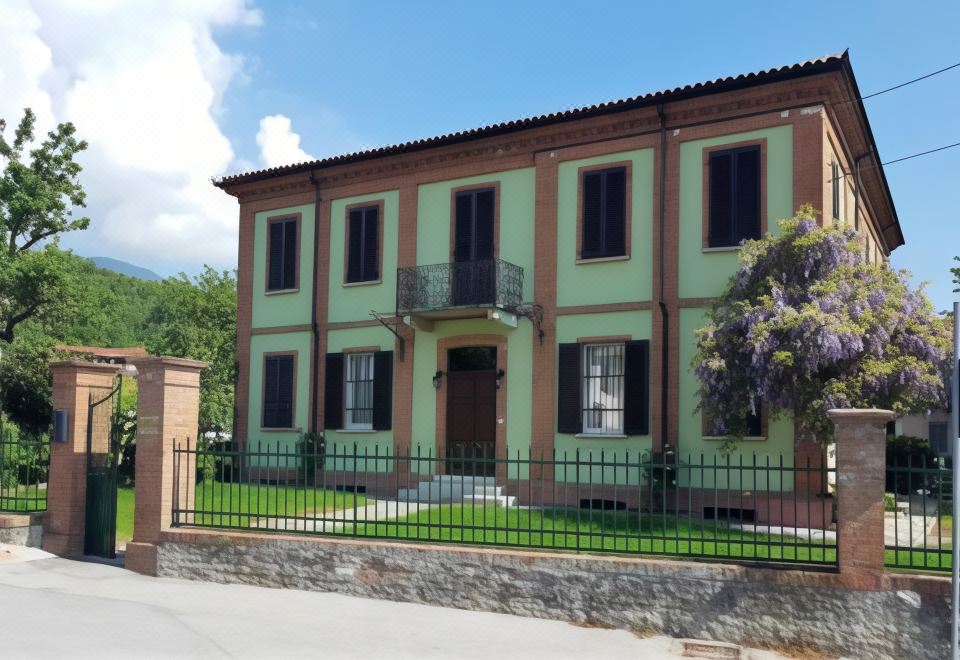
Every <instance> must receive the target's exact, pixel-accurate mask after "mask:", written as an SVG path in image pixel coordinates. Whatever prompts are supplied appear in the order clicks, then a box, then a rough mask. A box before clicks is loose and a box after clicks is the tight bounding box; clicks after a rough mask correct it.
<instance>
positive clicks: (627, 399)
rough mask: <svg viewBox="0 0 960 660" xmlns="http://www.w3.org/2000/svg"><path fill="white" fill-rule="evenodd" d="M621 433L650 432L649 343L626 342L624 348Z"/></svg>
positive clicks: (640, 341)
mask: <svg viewBox="0 0 960 660" xmlns="http://www.w3.org/2000/svg"><path fill="white" fill-rule="evenodd" d="M623 367H624V369H623V386H624V391H623V407H624V412H623V432H624V433H626V434H627V435H647V433H649V432H650V342H649V340H646V339H642V340H638V341H628V342H626V344H625V346H624V365H623Z"/></svg>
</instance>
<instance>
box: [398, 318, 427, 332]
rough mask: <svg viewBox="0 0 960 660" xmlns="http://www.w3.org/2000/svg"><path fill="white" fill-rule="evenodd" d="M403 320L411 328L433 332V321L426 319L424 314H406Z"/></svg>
mask: <svg viewBox="0 0 960 660" xmlns="http://www.w3.org/2000/svg"><path fill="white" fill-rule="evenodd" d="M403 322H404V323H405V324H406V325H409V326H410V327H411V328H416V329H417V330H422V331H423V332H433V321H431V320H430V319H425V318H423V317H422V316H416V315H410V316H404V317H403Z"/></svg>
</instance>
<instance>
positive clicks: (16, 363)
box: [0, 324, 55, 433]
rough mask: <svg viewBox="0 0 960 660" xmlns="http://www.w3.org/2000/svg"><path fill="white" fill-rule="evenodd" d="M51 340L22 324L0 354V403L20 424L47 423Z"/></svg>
mask: <svg viewBox="0 0 960 660" xmlns="http://www.w3.org/2000/svg"><path fill="white" fill-rule="evenodd" d="M54 343H55V342H54V340H53V339H52V338H51V337H49V336H48V335H46V334H45V333H44V332H43V331H42V330H40V329H38V328H36V327H32V328H31V327H29V324H24V327H23V329H22V330H21V331H20V332H18V333H17V337H16V339H15V340H14V341H13V342H12V343H10V344H7V345H4V346H3V350H2V354H0V405H2V407H3V412H4V414H5V416H6V417H7V418H8V419H9V420H11V421H13V422H14V423H15V424H16V425H17V426H19V427H20V428H22V429H24V430H26V431H30V432H33V433H39V432H43V431H45V430H46V429H47V426H48V425H49V423H50V413H51V408H50V390H51V382H50V360H51V358H52V357H53V345H54Z"/></svg>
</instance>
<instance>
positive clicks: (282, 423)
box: [274, 355, 294, 429]
mask: <svg viewBox="0 0 960 660" xmlns="http://www.w3.org/2000/svg"><path fill="white" fill-rule="evenodd" d="M274 360H275V361H276V363H277V419H276V422H277V423H276V427H277V428H281V429H289V428H293V397H294V383H293V356H292V355H282V356H278V357H276V358H274Z"/></svg>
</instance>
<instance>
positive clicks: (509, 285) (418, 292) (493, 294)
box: [397, 259, 523, 316]
mask: <svg viewBox="0 0 960 660" xmlns="http://www.w3.org/2000/svg"><path fill="white" fill-rule="evenodd" d="M522 304H523V268H521V267H520V266H517V265H515V264H512V263H510V262H507V261H503V260H502V259H483V260H480V261H461V262H454V263H446V264H431V265H429V266H411V267H408V268H398V269H397V314H398V315H401V316H403V315H406V314H416V313H423V312H436V311H442V310H445V309H456V308H469V307H499V308H501V309H505V310H507V311H510V312H514V313H516V312H517V311H518V310H519V309H520V307H521V305H522Z"/></svg>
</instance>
